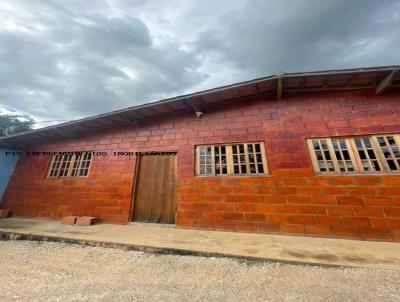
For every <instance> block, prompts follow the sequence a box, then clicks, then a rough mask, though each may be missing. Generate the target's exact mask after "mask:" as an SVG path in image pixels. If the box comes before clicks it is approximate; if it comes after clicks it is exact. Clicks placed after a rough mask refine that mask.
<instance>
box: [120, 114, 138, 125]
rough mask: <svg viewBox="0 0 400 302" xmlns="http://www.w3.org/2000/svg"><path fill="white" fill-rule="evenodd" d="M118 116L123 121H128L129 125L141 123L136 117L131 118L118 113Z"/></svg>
mask: <svg viewBox="0 0 400 302" xmlns="http://www.w3.org/2000/svg"><path fill="white" fill-rule="evenodd" d="M119 116H120V117H121V118H122V120H123V121H124V122H125V123H128V124H130V125H133V126H140V124H141V122H140V120H138V119H133V118H131V117H129V116H126V115H125V114H120V115H119Z"/></svg>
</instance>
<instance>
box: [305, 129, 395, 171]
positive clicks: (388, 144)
mask: <svg viewBox="0 0 400 302" xmlns="http://www.w3.org/2000/svg"><path fill="white" fill-rule="evenodd" d="M399 142H400V135H398V134H391V135H386V134H385V135H373V136H362V137H353V138H317V139H309V140H308V141H307V143H308V147H309V150H310V154H311V159H312V163H313V167H314V170H315V172H316V173H321V174H329V173H331V174H346V173H371V172H372V173H379V172H400V149H399V146H400V143H399Z"/></svg>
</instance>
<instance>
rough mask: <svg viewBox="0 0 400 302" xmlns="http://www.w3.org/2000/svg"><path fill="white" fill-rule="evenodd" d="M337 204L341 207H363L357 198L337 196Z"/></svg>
mask: <svg viewBox="0 0 400 302" xmlns="http://www.w3.org/2000/svg"><path fill="white" fill-rule="evenodd" d="M337 201H338V204H342V205H355V206H360V205H363V202H362V199H361V197H359V196H339V197H338V198H337Z"/></svg>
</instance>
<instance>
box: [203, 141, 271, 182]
mask: <svg viewBox="0 0 400 302" xmlns="http://www.w3.org/2000/svg"><path fill="white" fill-rule="evenodd" d="M266 173H267V169H266V159H265V148H264V143H262V142H255V143H253V142H252V143H232V144H215V145H201V146H197V147H196V175H198V176H219V175H257V174H266Z"/></svg>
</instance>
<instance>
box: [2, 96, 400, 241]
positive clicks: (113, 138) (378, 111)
mask: <svg viewBox="0 0 400 302" xmlns="http://www.w3.org/2000/svg"><path fill="white" fill-rule="evenodd" d="M399 102H400V96H399V94H398V93H397V94H392V95H389V94H388V95H383V96H379V97H376V96H374V95H373V94H372V93H366V92H345V93H319V94H317V93H314V94H309V95H306V94H302V95H297V96H292V97H289V98H284V99H282V100H279V101H276V100H274V99H265V98H261V97H260V98H257V99H254V100H246V101H243V102H235V103H232V104H229V105H224V106H221V107H220V108H215V109H213V110H206V112H205V114H204V116H203V117H202V118H200V119H198V118H195V117H194V116H193V115H192V114H180V115H177V116H175V117H173V118H165V119H162V120H157V121H153V122H151V121H150V122H147V123H146V124H144V125H142V126H141V127H140V128H137V127H133V126H130V125H127V126H125V127H120V128H115V129H112V130H107V131H104V132H101V133H98V134H95V135H88V136H87V137H84V138H81V139H75V140H73V139H70V140H62V141H59V142H57V143H53V144H49V145H43V146H36V147H35V148H34V149H35V150H38V151H51V150H52V151H80V150H99V151H107V152H112V151H159V150H176V151H177V152H178V177H179V187H178V194H177V202H178V210H177V225H178V226H181V227H195V228H196V227H199V228H209V229H224V230H237V231H257V232H268V233H285V234H286V233H287V234H306V235H317V236H330V237H351V238H366V239H383V240H400V176H388V175H381V176H371V175H368V176H329V177H321V176H314V174H313V172H312V169H311V163H310V159H309V155H308V151H307V148H306V143H305V138H306V137H314V136H335V135H354V134H366V133H381V132H387V133H390V132H400V106H399ZM235 141H265V146H266V156H267V161H268V163H267V164H268V168H269V172H270V175H268V176H265V177H234V176H232V177H194V146H195V145H196V144H203V143H222V142H235ZM48 165H49V159H48V158H33V157H24V158H21V159H20V160H19V161H18V163H17V167H16V170H15V173H14V175H13V177H12V179H11V181H10V183H9V186H8V188H7V190H6V193H5V195H4V198H3V206H4V207H10V208H12V209H13V210H14V212H15V213H16V214H17V215H21V216H39V217H47V216H50V217H56V218H58V217H61V216H64V215H69V214H74V215H95V216H98V217H99V218H100V219H101V220H103V221H109V222H116V223H125V222H127V221H128V216H129V210H130V204H131V190H132V182H133V175H134V167H135V158H134V157H133V158H130V159H129V158H124V157H113V156H106V157H95V158H94V159H93V162H92V167H91V170H90V175H89V177H88V178H86V179H58V180H51V179H46V172H47V169H48Z"/></svg>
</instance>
